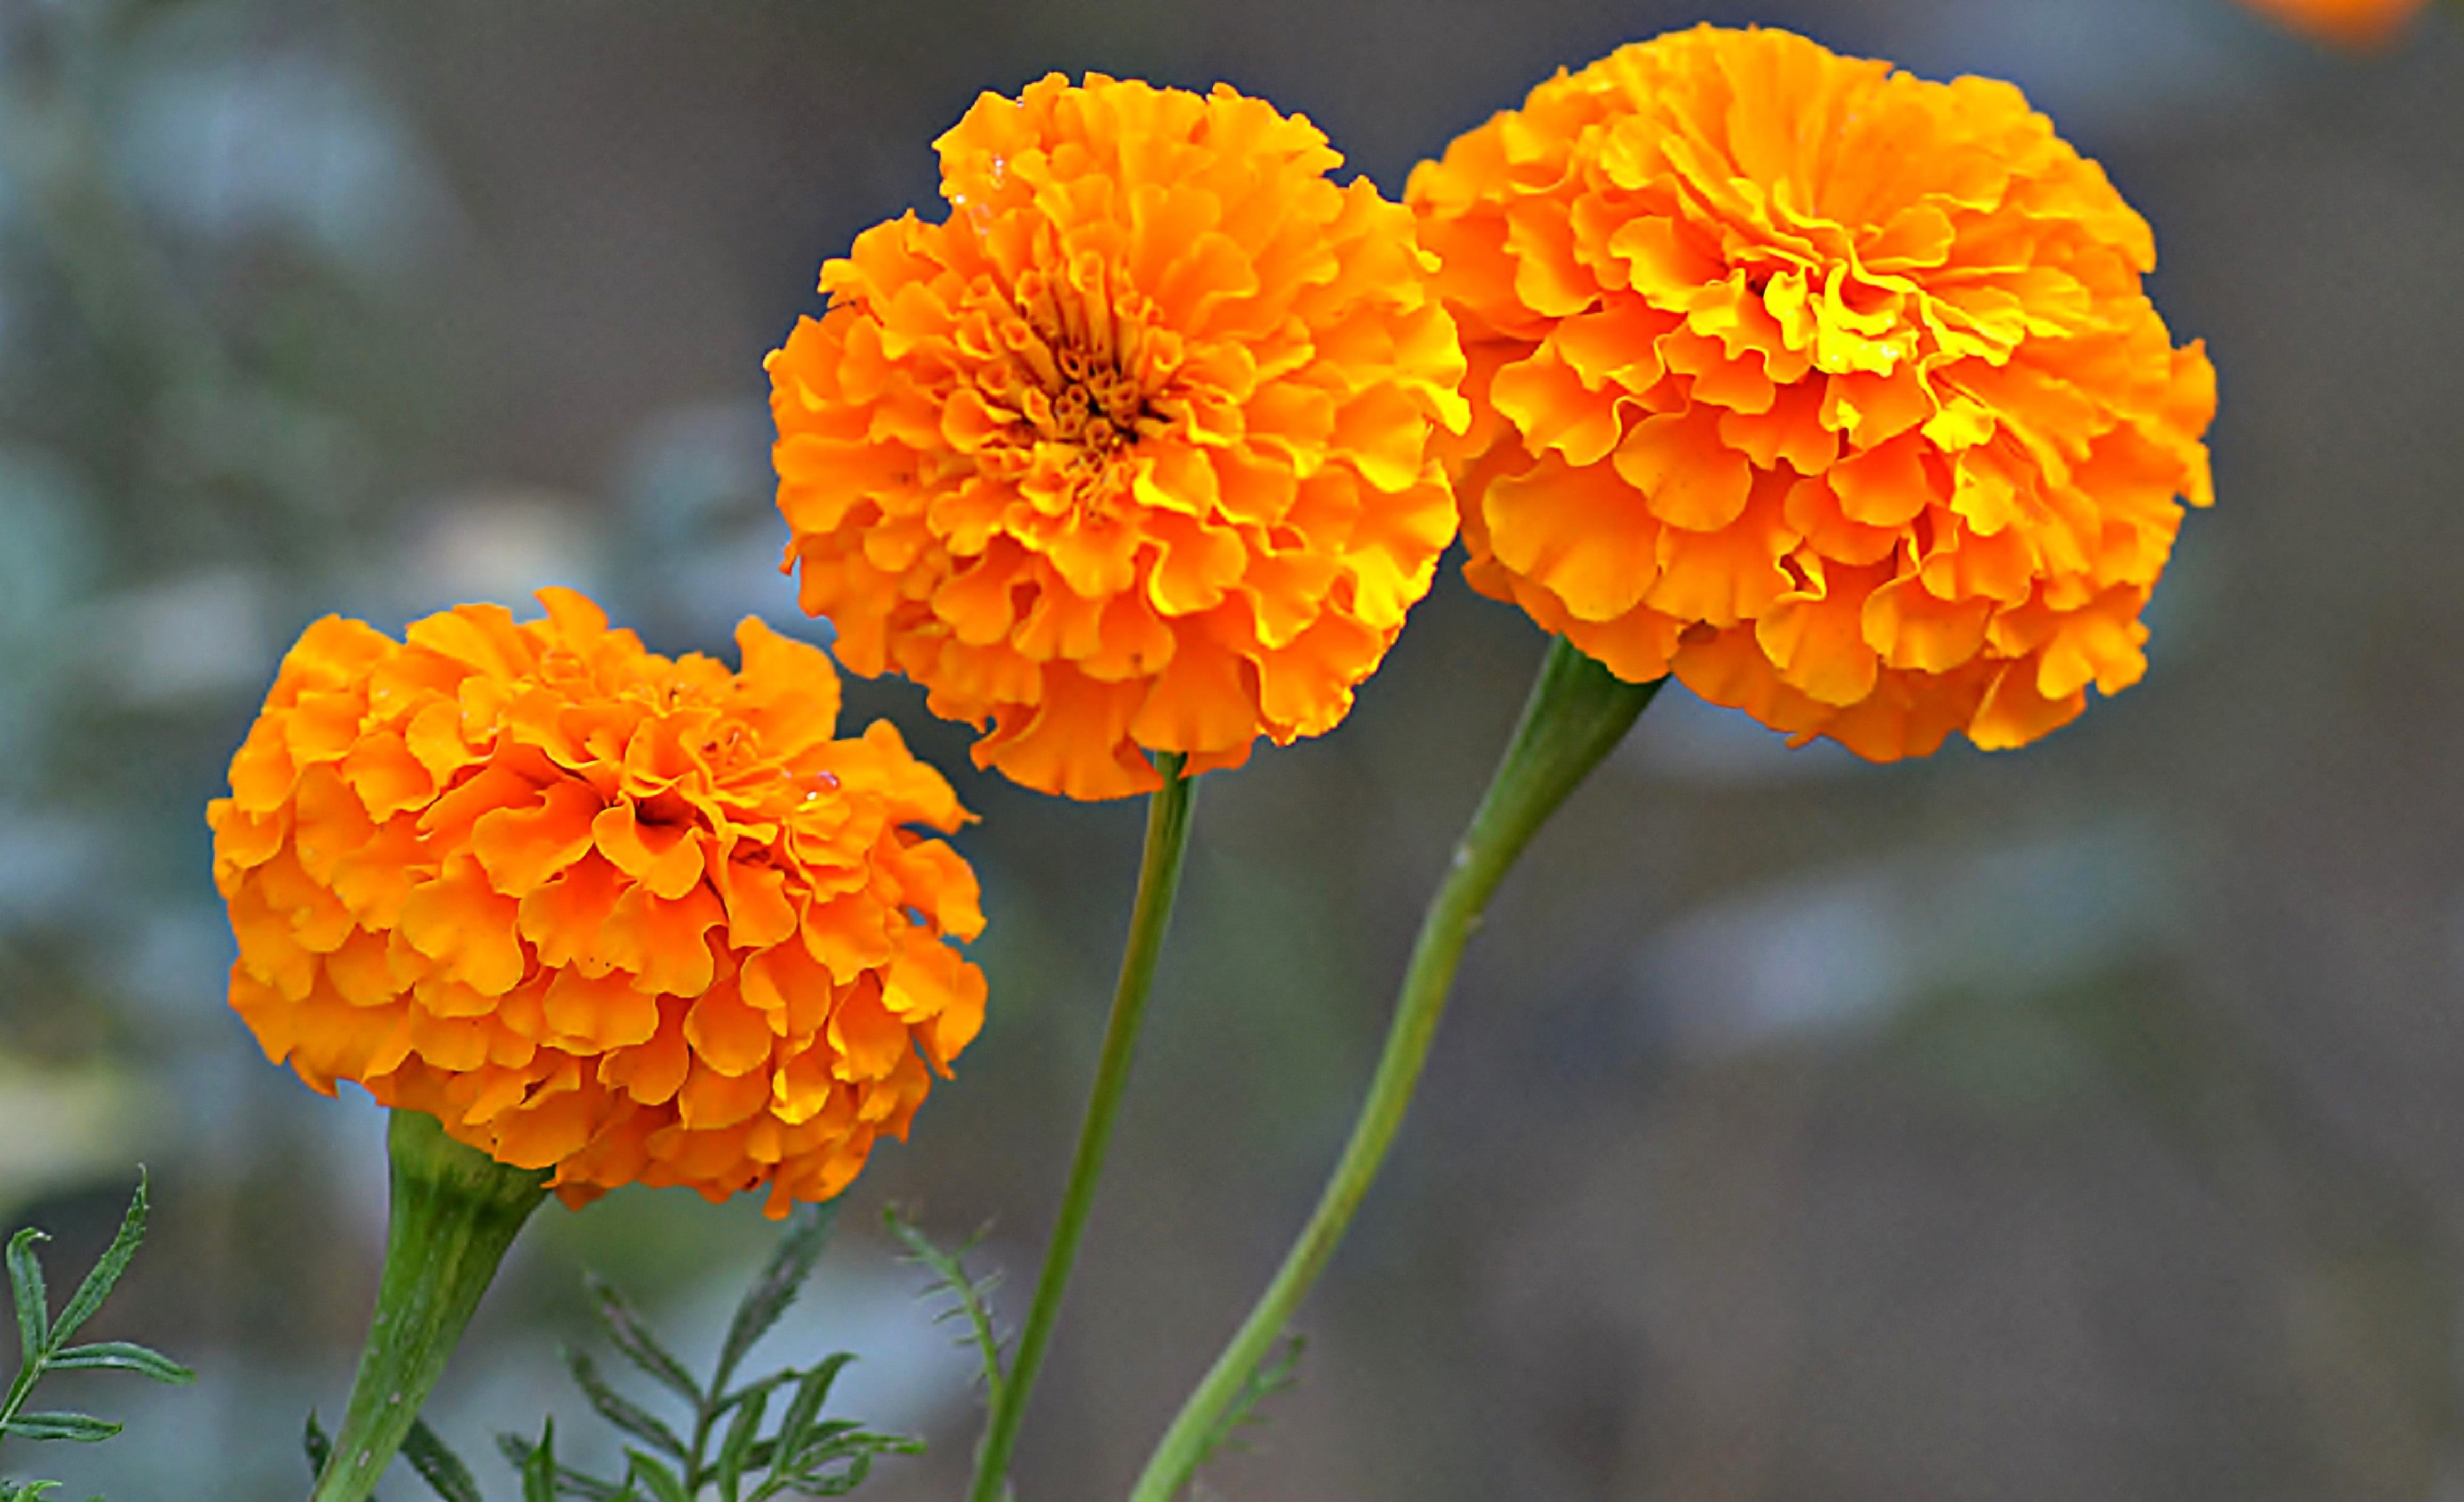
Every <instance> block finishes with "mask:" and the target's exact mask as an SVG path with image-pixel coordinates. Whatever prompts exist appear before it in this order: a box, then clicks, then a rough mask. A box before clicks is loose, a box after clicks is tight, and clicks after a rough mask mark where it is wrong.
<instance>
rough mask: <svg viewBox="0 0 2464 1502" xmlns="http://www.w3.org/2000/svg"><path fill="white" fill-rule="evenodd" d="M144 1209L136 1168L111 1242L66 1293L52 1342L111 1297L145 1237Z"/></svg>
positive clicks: (72, 1332)
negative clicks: (133, 1185) (133, 1187)
mask: <svg viewBox="0 0 2464 1502" xmlns="http://www.w3.org/2000/svg"><path fill="white" fill-rule="evenodd" d="M147 1208H148V1206H147V1201H146V1195H145V1170H144V1169H143V1168H140V1169H139V1170H137V1192H136V1193H135V1194H133V1195H131V1196H129V1199H128V1209H127V1211H126V1213H124V1214H122V1215H121V1218H120V1230H119V1232H118V1233H117V1234H116V1235H114V1236H113V1237H112V1238H111V1245H110V1246H108V1247H106V1248H103V1251H102V1255H101V1256H100V1257H99V1258H98V1259H96V1261H95V1265H94V1266H93V1267H92V1268H90V1269H88V1270H87V1271H86V1275H85V1279H84V1281H82V1282H80V1283H79V1284H77V1292H74V1293H72V1294H70V1295H69V1301H68V1303H67V1304H66V1305H64V1306H62V1307H61V1309H60V1317H59V1320H58V1322H57V1323H56V1324H55V1325H54V1326H53V1328H52V1339H53V1340H54V1341H55V1342H58V1341H63V1340H66V1339H67V1338H68V1337H69V1336H73V1335H75V1334H77V1328H78V1327H79V1326H80V1325H83V1324H84V1323H85V1322H86V1321H87V1320H89V1319H92V1318H93V1317H94V1314H95V1311H97V1310H99V1309H100V1308H101V1307H102V1301H103V1300H104V1299H106V1298H109V1297H110V1296H111V1291H112V1289H114V1288H115V1287H117V1286H118V1285H119V1283H120V1275H121V1273H123V1272H125V1271H127V1270H128V1264H129V1263H130V1261H132V1260H133V1259H134V1258H135V1257H136V1255H137V1248H138V1247H139V1246H140V1245H142V1244H143V1242H144V1240H145V1217H146V1212H147Z"/></svg>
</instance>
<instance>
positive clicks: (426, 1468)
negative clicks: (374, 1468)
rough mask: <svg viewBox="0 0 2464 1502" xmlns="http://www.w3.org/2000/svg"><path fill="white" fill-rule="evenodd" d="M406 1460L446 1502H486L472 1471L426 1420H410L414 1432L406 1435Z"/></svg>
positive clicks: (404, 1439)
mask: <svg viewBox="0 0 2464 1502" xmlns="http://www.w3.org/2000/svg"><path fill="white" fill-rule="evenodd" d="M402 1458H403V1459H405V1460H407V1461H408V1462H410V1469H413V1470H415V1471H418V1472H419V1479H420V1480H422V1481H425V1482H427V1483H428V1490H429V1491H433V1492H435V1493H436V1494H437V1495H438V1496H440V1497H443V1498H444V1499H445V1502H486V1499H485V1498H483V1497H482V1496H481V1495H480V1494H479V1483H478V1482H477V1481H476V1480H475V1479H473V1476H472V1474H471V1468H470V1467H468V1466H466V1465H464V1464H462V1457H461V1456H459V1455H456V1454H454V1453H453V1448H452V1447H451V1446H450V1445H448V1444H446V1443H445V1441H444V1439H443V1437H441V1436H440V1435H438V1434H437V1432H436V1431H435V1430H434V1429H432V1428H429V1426H428V1421H427V1420H426V1419H413V1420H411V1421H410V1432H409V1433H408V1434H406V1435H404V1436H403V1441H402Z"/></svg>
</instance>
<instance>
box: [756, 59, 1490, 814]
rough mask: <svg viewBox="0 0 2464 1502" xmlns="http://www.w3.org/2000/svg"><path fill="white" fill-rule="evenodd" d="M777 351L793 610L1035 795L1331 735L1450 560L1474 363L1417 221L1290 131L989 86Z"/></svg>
mask: <svg viewBox="0 0 2464 1502" xmlns="http://www.w3.org/2000/svg"><path fill="white" fill-rule="evenodd" d="M936 146H937V148H938V150H939V152H940V156H941V179H942V185H941V191H942V196H943V197H945V198H946V199H947V200H948V201H949V206H950V211H949V216H948V218H947V219H946V221H944V222H942V223H939V224H927V223H923V222H921V221H919V220H918V219H917V218H916V217H915V216H914V215H913V213H910V214H908V215H906V216H904V217H902V218H899V219H897V220H894V221H892V222H891V223H888V224H883V225H880V226H877V227H875V228H873V229H871V230H869V231H867V232H865V233H864V234H862V235H861V236H859V237H858V238H857V240H856V242H855V245H854V247H853V249H852V251H851V253H850V254H849V255H848V256H847V258H846V259H844V260H833V261H830V262H829V263H828V264H827V265H825V267H824V268H823V270H822V280H821V285H822V290H823V291H825V292H826V293H827V294H828V295H829V298H830V307H829V310H828V311H827V313H826V314H825V316H824V317H823V318H821V319H820V320H812V319H806V320H802V321H800V322H799V324H798V325H797V327H796V329H795V331H794V332H793V333H792V334H791V335H790V336H789V338H788V340H787V342H786V344H785V346H784V347H783V348H781V349H779V350H778V351H776V352H774V353H773V354H772V355H771V357H770V360H769V370H770V376H771V409H772V411H773V413H774V414H775V416H776V418H777V421H778V429H779V439H778V445H777V449H776V451H775V457H776V462H777V466H778V471H779V504H780V508H781V511H783V512H784V513H785V515H786V519H787V522H788V526H789V528H790V530H791V531H792V533H793V541H792V542H791V543H790V544H789V549H788V552H789V559H790V562H791V563H792V564H793V565H794V566H797V567H800V568H801V570H802V580H801V586H802V600H803V607H804V608H805V609H806V610H808V611H811V612H813V613H815V614H819V615H826V616H828V617H829V618H830V619H831V621H832V622H833V623H834V624H835V626H836V627H837V630H838V633H839V634H838V640H837V643H836V648H835V650H836V652H837V653H838V657H839V660H840V661H841V663H843V664H844V665H846V666H847V668H849V669H850V670H852V671H854V672H857V673H861V674H867V675H868V676H869V675H871V674H878V673H881V672H883V671H885V670H895V671H897V672H900V673H903V674H906V675H907V676H909V677H910V678H913V679H914V680H916V681H917V682H919V683H922V684H923V685H924V686H925V687H926V688H927V689H928V690H929V691H930V695H931V697H930V702H931V706H932V708H933V710H934V712H935V713H936V714H939V715H942V716H944V717H947V718H954V719H962V720H967V721H970V722H973V723H976V724H978V725H982V724H984V723H985V722H987V721H989V722H990V725H991V729H990V733H989V734H987V735H986V736H985V737H984V738H983V739H982V740H980V741H979V742H978V744H977V746H976V751H975V755H976V759H977V762H978V763H979V764H981V765H988V766H995V767H998V768H1000V769H1001V771H1002V772H1004V773H1005V774H1007V775H1008V776H1009V777H1011V778H1012V779H1014V780H1016V781H1018V782H1020V783H1023V784H1026V785H1028V786H1030V787H1036V788H1041V789H1044V790H1045V791H1047V792H1058V793H1064V794H1067V795H1068V796H1071V797H1076V798H1109V797H1117V796H1121V795H1124V794H1128V793H1134V792H1138V791H1142V790H1145V789H1149V788H1152V787H1154V786H1155V785H1157V778H1156V774H1155V770H1154V769H1153V767H1151V766H1150V765H1149V763H1148V761H1147V759H1146V756H1145V755H1144V753H1145V752H1147V751H1169V752H1180V753H1185V754H1186V755H1187V756H1188V757H1189V758H1190V761H1189V766H1190V767H1191V769H1192V770H1204V769H1206V768H1209V767H1215V766H1227V765H1234V764H1238V763H1239V762H1242V761H1243V760H1244V759H1245V758H1246V757H1247V755H1248V751H1249V747H1250V745H1251V743H1252V742H1253V741H1254V740H1256V738H1257V737H1259V736H1261V735H1265V736H1269V737H1271V738H1273V739H1274V740H1276V741H1278V742H1287V741H1289V740H1293V739H1294V738H1295V737H1299V736H1306V735H1315V734H1318V733H1320V732H1323V731H1325V730H1328V729H1330V728H1331V727H1332V726H1333V725H1334V724H1335V723H1336V722H1337V721H1338V720H1340V719H1341V718H1343V716H1344V714H1345V713H1346V712H1347V711H1348V710H1349V709H1350V707H1351V703H1352V696H1353V689H1354V687H1355V686H1356V685H1357V684H1358V683H1359V682H1360V681H1361V680H1362V679H1363V678H1365V677H1367V676H1368V675H1369V674H1371V673H1372V672H1373V671H1375V668H1376V666H1377V664H1378V662H1379V661H1380V659H1382V658H1383V656H1384V655H1385V652H1386V649H1387V647H1388V646H1389V645H1390V644H1391V643H1392V642H1393V640H1394V638H1395V635H1396V632H1397V631H1398V630H1400V629H1401V627H1402V624H1403V617H1404V612H1405V611H1406V610H1407V609H1408V608H1409V607H1411V606H1412V604H1413V603H1414V602H1416V601H1417V600H1419V598H1420V596H1421V595H1422V594H1423V593H1425V592H1426V591H1427V589H1428V586H1429V583H1430V580H1431V577H1432V575H1433V572H1434V569H1435V564H1436V560H1437V557H1438V555H1439V553H1440V552H1441V551H1442V550H1443V549H1444V547H1445V545H1446V544H1447V542H1448V541H1451V540H1452V538H1453V536H1454V530H1455V516H1454V505H1453V500H1452V495H1451V491H1450V489H1449V487H1448V485H1447V482H1446V478H1445V475H1444V473H1443V471H1442V469H1441V466H1440V465H1439V464H1438V463H1437V461H1436V460H1435V459H1434V458H1433V457H1432V456H1431V455H1430V453H1429V452H1428V451H1429V440H1430V437H1431V434H1432V430H1433V429H1434V428H1437V427H1439V426H1450V427H1451V428H1453V429H1455V430H1458V431H1459V430H1460V429H1461V428H1462V427H1463V423H1464V421H1465V416H1466V412H1465V409H1464V407H1463V400H1462V397H1461V396H1460V394H1459V392H1458V387H1459V385H1460V383H1461V381H1462V377H1463V356H1462V351H1461V348H1460V346H1459V344H1458V342H1457V341H1456V338H1455V331H1454V326H1453V323H1452V321H1451V320H1449V319H1448V318H1447V316H1446V314H1445V312H1444V311H1443V309H1442V308H1441V306H1440V305H1439V303H1438V301H1437V298H1436V297H1435V296H1434V294H1433V293H1432V292H1431V291H1430V290H1429V287H1428V278H1427V263H1426V261H1425V257H1424V256H1423V254H1422V253H1421V252H1420V251H1419V249H1418V248H1417V247H1416V245H1415V242H1414V237H1413V230H1412V218H1411V215H1410V213H1409V212H1408V211H1407V210H1404V209H1403V208H1402V207H1401V206H1400V205H1397V204H1395V203H1392V202H1389V201H1388V200H1386V199H1384V198H1382V197H1380V196H1379V194H1378V192H1377V189H1376V188H1375V185H1373V184H1371V183H1370V182H1368V181H1367V180H1366V179H1359V178H1355V179H1354V180H1353V182H1351V183H1350V184H1349V185H1344V186H1338V185H1337V184H1335V183H1334V182H1332V181H1331V180H1330V179H1329V178H1328V176H1327V174H1328V172H1329V171H1331V169H1332V168H1333V167H1334V166H1337V164H1339V163H1340V162H1341V160H1342V159H1341V157H1340V156H1339V155H1338V154H1337V153H1336V152H1335V151H1333V150H1332V149H1331V147H1329V145H1328V144H1327V141H1326V137H1325V136H1324V135H1323V134H1322V133H1321V132H1320V131H1319V130H1318V129H1317V128H1316V127H1315V126H1314V125H1312V124H1310V123H1309V121H1307V120H1305V119H1302V118H1300V117H1297V116H1285V115H1282V114H1279V113H1278V112H1277V111H1276V110H1275V109H1274V107H1273V106H1271V105H1269V104H1267V103H1265V102H1264V101H1263V100H1259V99H1247V98H1244V97H1243V96H1242V95H1240V94H1238V93H1235V92H1234V91H1233V90H1231V89H1230V88H1228V87H1225V86H1222V85H1218V86H1217V87H1216V89H1215V91H1214V92H1213V93H1212V94H1211V95H1205V96H1200V95H1197V94H1192V93H1188V92H1186V91H1183V90H1178V89H1158V88H1155V87H1153V86H1151V85H1148V84H1145V83H1140V82H1135V81H1127V82H1123V81H1115V80H1113V79H1111V78H1107V77H1102V76H1100V75H1090V76H1089V77H1088V78H1087V80H1086V82H1085V83H1084V85H1073V84H1071V83H1069V82H1068V81H1067V79H1065V78H1063V77H1059V76H1058V75H1055V76H1053V77H1046V78H1045V79H1044V80H1042V81H1041V82H1038V83H1035V84H1033V85H1030V86H1029V87H1028V88H1027V89H1026V90H1025V91H1024V92H1023V94H1022V96H1021V97H1020V98H1018V99H1005V98H1002V97H1001V96H998V95H992V94H987V95H985V96H983V97H982V98H981V99H979V100H978V101H977V103H976V105H975V107H974V108H972V109H970V110H969V111H968V112H967V115H966V117H965V118H964V119H963V120H961V121H959V122H958V123H957V125H956V126H954V127H953V128H952V129H951V130H950V131H949V132H948V133H947V134H945V135H944V136H942V138H941V139H940V140H939V142H937V143H936Z"/></svg>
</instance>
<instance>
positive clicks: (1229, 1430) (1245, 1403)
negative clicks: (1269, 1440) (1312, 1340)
mask: <svg viewBox="0 0 2464 1502" xmlns="http://www.w3.org/2000/svg"><path fill="white" fill-rule="evenodd" d="M1308 1349H1309V1337H1308V1336H1301V1335H1287V1336H1285V1337H1284V1343H1283V1345H1282V1346H1281V1347H1280V1348H1279V1349H1278V1350H1277V1351H1276V1353H1275V1354H1274V1356H1273V1357H1272V1358H1269V1359H1267V1360H1266V1361H1265V1362H1262V1363H1261V1364H1260V1365H1259V1366H1258V1368H1257V1369H1256V1370H1255V1371H1253V1372H1251V1373H1250V1374H1249V1378H1248V1381H1244V1382H1243V1383H1242V1384H1241V1390H1240V1392H1239V1393H1238V1394H1237V1395H1236V1396H1235V1397H1234V1398H1233V1400H1232V1403H1231V1405H1230V1406H1228V1407H1226V1408H1225V1409H1224V1410H1223V1415H1222V1417H1221V1418H1219V1419H1217V1420H1216V1421H1215V1427H1214V1428H1212V1429H1210V1430H1208V1431H1207V1435H1206V1442H1205V1443H1204V1444H1203V1445H1201V1446H1199V1450H1198V1460H1197V1462H1196V1464H1198V1465H1200V1466H1202V1465H1204V1464H1206V1463H1207V1461H1209V1460H1211V1459H1213V1458H1214V1456H1215V1453H1216V1451H1218V1450H1220V1449H1221V1448H1222V1447H1224V1446H1226V1445H1228V1444H1230V1443H1231V1441H1232V1437H1233V1435H1234V1434H1235V1433H1236V1432H1237V1431H1238V1430H1239V1429H1240V1428H1241V1426H1242V1425H1246V1424H1254V1423H1256V1422H1257V1421H1258V1417H1259V1415H1258V1405H1259V1404H1260V1403H1265V1401H1266V1400H1267V1399H1269V1398H1271V1397H1273V1396H1274V1395H1275V1394H1277V1393H1279V1392H1283V1391H1284V1390H1286V1389H1287V1388H1289V1387H1290V1386H1292V1384H1293V1383H1295V1382H1296V1381H1299V1373H1300V1364H1301V1356H1302V1354H1303V1353H1304V1352H1306V1351H1307V1350H1308Z"/></svg>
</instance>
